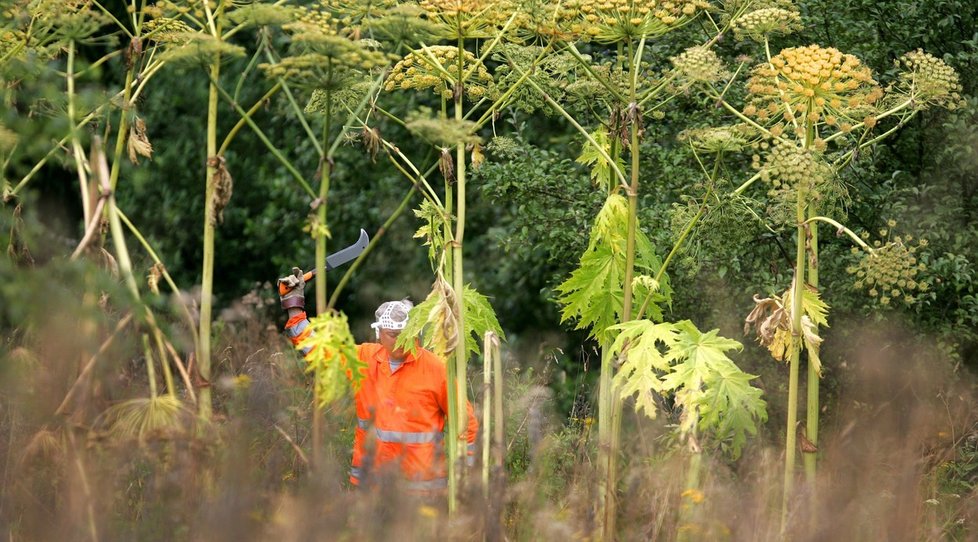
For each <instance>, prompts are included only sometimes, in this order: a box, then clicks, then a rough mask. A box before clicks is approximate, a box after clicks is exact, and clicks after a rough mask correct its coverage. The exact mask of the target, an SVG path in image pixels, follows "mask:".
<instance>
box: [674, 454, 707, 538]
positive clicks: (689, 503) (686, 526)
mask: <svg viewBox="0 0 978 542" xmlns="http://www.w3.org/2000/svg"><path fill="white" fill-rule="evenodd" d="M690 438H691V439H693V441H692V442H693V443H695V442H696V440H695V436H694V435H691V436H690ZM689 453H690V455H689V467H688V470H687V471H686V486H685V488H684V491H683V497H682V501H681V504H680V509H679V529H678V530H677V531H678V532H677V534H676V540H677V541H678V542H685V541H687V540H696V539H697V538H696V537H692V536H691V534H692V532H693V531H692V529H691V527H692V525H691V522H692V521H694V520H695V516H696V514H695V509H694V508H693V507H694V506H695V505H696V504H697V503H696V501H697V499H696V495H697V494H699V492H700V491H701V490H700V486H701V485H702V483H701V480H700V478H701V475H702V472H703V451H702V450H700V448H699V445H698V444H695V445H692V446H690V450H689Z"/></svg>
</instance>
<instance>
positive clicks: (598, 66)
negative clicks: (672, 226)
mask: <svg viewBox="0 0 978 542" xmlns="http://www.w3.org/2000/svg"><path fill="white" fill-rule="evenodd" d="M709 8H710V5H709V4H708V3H706V2H703V1H699V0H689V1H680V2H668V3H659V2H641V1H638V2H636V1H608V2H593V3H592V2H563V3H553V4H550V3H540V4H534V5H533V7H532V8H529V9H528V11H530V12H533V13H535V14H537V15H538V16H537V17H535V18H530V20H529V21H527V22H526V24H525V25H524V31H525V32H526V33H527V34H530V35H533V36H536V37H537V38H538V39H540V38H543V37H545V40H546V41H545V43H546V44H547V47H546V50H545V51H544V54H545V55H546V54H547V53H549V52H550V50H553V51H554V52H553V53H552V54H551V55H549V56H548V58H550V59H555V60H556V59H564V58H567V59H573V60H574V61H575V62H576V65H577V67H578V70H576V71H575V72H573V73H572V75H573V76H574V80H568V79H567V73H568V72H567V71H564V72H562V73H560V74H559V75H557V74H555V73H554V72H550V71H542V72H537V71H535V70H534V68H535V66H533V65H527V63H526V62H525V61H524V60H523V58H521V57H520V55H517V54H507V53H508V51H503V52H502V57H503V59H504V60H505V61H506V63H507V66H508V68H509V69H510V70H512V71H513V73H517V74H520V75H521V76H524V77H525V76H527V75H529V77H528V79H527V84H528V85H529V86H530V87H532V88H533V89H534V90H535V91H536V93H537V95H538V96H539V97H540V98H541V99H542V101H543V102H544V103H545V104H546V105H547V107H549V108H551V109H553V110H554V111H556V112H558V113H559V114H560V115H561V116H563V117H564V118H565V119H567V121H568V122H569V123H570V124H571V125H572V126H574V127H575V129H576V130H577V131H578V132H579V133H580V134H581V135H582V136H583V137H584V138H585V140H586V144H585V148H584V151H583V153H582V155H581V157H580V158H579V161H580V162H582V163H584V164H587V165H589V166H591V168H592V178H593V179H595V181H596V182H597V183H598V184H600V185H601V186H603V187H604V189H605V190H606V191H607V193H608V199H607V203H606V205H605V206H604V208H603V209H602V211H601V213H600V214H599V217H598V218H597V219H596V223H595V227H594V228H592V236H591V240H590V243H589V247H588V250H587V251H586V252H585V254H584V255H583V256H582V258H581V262H580V266H579V268H578V269H577V270H575V271H574V272H573V273H572V274H571V276H570V278H569V279H568V280H567V281H566V282H565V283H563V284H562V285H561V286H559V287H558V292H559V293H560V299H559V301H560V303H561V304H562V305H563V306H564V310H563V313H562V319H563V320H565V321H566V320H576V321H577V326H578V327H579V328H588V329H590V332H591V336H592V337H593V338H595V339H596V340H597V341H598V342H599V344H600V345H601V347H602V365H601V367H602V368H601V379H600V388H599V400H598V401H599V405H598V409H599V411H598V412H599V414H598V435H599V437H598V439H599V444H598V468H599V470H600V475H599V480H600V486H599V488H598V492H599V505H598V506H599V513H598V517H599V523H600V524H601V529H602V536H603V537H604V538H606V539H611V538H613V537H614V531H615V514H616V512H615V492H616V481H617V458H618V455H619V452H618V449H619V445H618V442H619V438H620V437H619V428H620V422H621V391H620V386H622V385H625V384H626V382H625V381H624V380H623V379H627V378H630V377H635V378H638V376H637V375H638V374H639V373H635V372H629V373H627V374H628V377H619V378H617V379H616V378H615V374H616V365H617V361H616V360H617V357H616V354H621V353H623V351H624V350H626V349H627V347H626V345H625V344H619V349H618V350H617V351H616V350H615V349H614V348H612V346H613V345H614V344H615V340H616V337H617V336H618V334H619V333H620V332H621V328H620V327H618V326H619V325H625V324H627V323H628V322H630V321H631V320H632V319H633V318H636V317H637V318H639V319H641V318H642V316H644V315H645V314H646V311H647V312H648V314H649V315H650V316H651V317H652V318H653V319H655V320H657V321H661V318H662V315H661V310H662V306H663V305H665V304H666V303H668V300H669V294H670V292H669V290H668V288H667V279H666V275H665V269H666V265H667V264H668V260H667V261H666V262H662V263H660V262H659V260H658V258H657V257H656V256H655V255H654V251H652V250H651V247H650V245H649V243H648V241H647V239H646V238H645V236H644V234H643V233H642V232H641V229H640V226H639V223H638V213H637V210H638V194H639V191H640V189H641V187H642V186H643V185H642V182H643V180H644V182H646V183H647V182H649V180H650V179H649V177H650V175H648V174H645V175H644V176H643V172H642V171H641V166H640V164H641V152H640V146H641V142H642V140H643V139H645V138H646V137H648V134H650V133H652V132H653V128H654V127H653V126H651V125H649V124H648V123H649V121H653V122H654V121H655V120H657V119H661V118H662V109H663V108H664V107H665V106H667V105H668V104H669V103H670V102H671V101H672V100H673V99H675V97H676V96H679V95H682V94H683V93H684V92H686V91H687V90H688V89H689V88H691V87H692V86H694V85H695V84H696V83H697V82H699V81H701V80H708V81H716V80H718V79H721V78H723V77H724V76H725V75H726V73H725V72H724V71H723V70H722V69H721V68H722V66H720V65H719V63H717V62H712V61H711V58H710V57H709V54H710V51H709V46H710V44H712V43H713V42H715V41H716V40H717V39H718V37H719V36H720V35H722V33H723V32H724V30H726V28H727V27H729V22H728V23H727V24H726V26H724V27H723V28H721V26H720V25H719V24H718V23H717V22H716V21H715V20H714V18H713V17H712V16H711V15H710V14H709V13H708V9H709ZM700 17H702V18H703V19H705V21H703V22H704V24H703V27H704V28H707V29H709V31H708V32H707V35H706V37H705V38H704V42H703V43H702V44H701V45H699V46H697V47H696V48H694V49H691V50H690V53H689V56H690V57H691V58H690V59H689V61H688V62H686V66H687V67H688V68H689V69H688V70H687V71H686V72H682V73H681V72H678V71H677V70H665V71H657V70H656V69H655V65H656V61H657V60H659V59H654V58H650V55H649V54H648V53H647V51H646V45H647V44H648V43H649V42H650V41H651V40H658V39H662V38H663V36H665V35H666V34H668V33H670V32H673V31H675V30H677V29H679V28H682V27H684V26H686V25H688V24H690V23H691V22H693V21H694V20H696V19H697V18H700ZM585 43H586V44H587V46H588V49H589V54H583V53H582V52H581V51H580V50H579V49H578V45H579V44H585ZM524 58H525V55H524ZM540 64H542V65H546V64H547V62H546V61H543V62H540ZM531 72H532V75H530V74H531ZM680 75H685V76H686V77H680ZM581 91H584V93H585V94H586V96H587V100H586V102H585V104H584V107H583V108H581V107H578V108H577V109H578V111H579V112H578V114H576V115H575V114H572V113H571V112H570V110H569V109H568V108H567V107H564V105H565V104H566V102H565V103H562V102H564V101H565V99H569V101H570V102H571V103H573V101H574V98H575V94H577V93H579V92H581ZM585 119H596V121H597V124H598V126H597V127H596V128H586V127H585V126H586V125H587V124H591V123H590V122H587V121H586V120H585ZM592 126H593V124H592ZM626 150H627V151H628V155H629V158H630V160H629V162H628V164H627V165H626V164H625V162H624V159H623V157H622V156H623V154H624V153H625V151H626ZM626 173H627V175H626ZM602 224H603V225H602ZM599 225H601V226H599ZM608 225H613V227H611V228H609V227H607V226H608ZM636 302H637V303H639V305H640V306H641V308H640V309H639V310H638V311H635V310H634V306H635V303H636ZM640 321H645V322H651V321H652V320H640ZM748 379H749V378H748ZM689 385H690V386H691V387H696V384H695V383H693V382H690V383H689ZM629 389H631V390H633V391H634V390H635V389H637V388H629ZM646 389H647V390H648V392H650V393H651V389H650V388H646ZM735 403H736V402H732V403H731V404H735ZM757 412H760V410H757Z"/></svg>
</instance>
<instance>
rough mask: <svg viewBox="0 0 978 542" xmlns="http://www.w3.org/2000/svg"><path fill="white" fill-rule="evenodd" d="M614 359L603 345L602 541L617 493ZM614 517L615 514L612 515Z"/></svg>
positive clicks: (600, 403) (600, 413) (600, 419)
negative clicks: (613, 448)
mask: <svg viewBox="0 0 978 542" xmlns="http://www.w3.org/2000/svg"><path fill="white" fill-rule="evenodd" d="M613 364H614V357H613V356H612V355H611V345H610V344H602V345H601V374H600V377H599V380H598V521H599V522H600V523H601V528H602V539H603V540H613V537H611V538H609V537H608V536H607V533H606V532H605V531H604V528H605V526H607V516H608V510H609V508H610V509H611V510H612V511H613V510H614V509H615V503H614V499H615V492H614V491H613V484H610V483H609V481H610V480H611V477H610V468H611V462H610V461H609V459H608V457H609V456H610V455H611V453H612V452H611V420H612V415H611V412H612V408H611V407H612V405H611V390H612V382H611V379H612V376H614V366H613ZM612 516H613V513H612Z"/></svg>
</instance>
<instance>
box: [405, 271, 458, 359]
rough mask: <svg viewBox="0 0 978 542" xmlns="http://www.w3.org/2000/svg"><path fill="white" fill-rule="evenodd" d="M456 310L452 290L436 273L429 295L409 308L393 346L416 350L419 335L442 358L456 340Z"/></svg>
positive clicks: (453, 347) (451, 349) (424, 343)
mask: <svg viewBox="0 0 978 542" xmlns="http://www.w3.org/2000/svg"><path fill="white" fill-rule="evenodd" d="M457 314H458V305H457V304H456V303H455V292H454V291H453V290H452V287H451V285H449V284H448V282H447V281H445V279H444V278H443V277H441V276H440V275H439V276H438V278H437V279H435V282H434V284H432V285H431V292H429V293H428V297H426V298H425V300H424V301H422V302H421V303H420V304H418V305H415V306H414V308H413V309H411V312H410V313H409V314H408V322H407V326H405V328H404V331H402V332H401V334H400V336H398V338H397V342H396V343H395V344H396V346H398V347H400V348H406V349H408V350H410V351H411V352H416V350H417V347H418V339H420V343H421V344H423V345H424V346H425V348H427V349H429V350H431V351H432V352H434V353H435V355H436V356H437V357H438V359H440V360H442V361H444V360H445V359H447V357H448V355H449V354H450V353H451V352H452V351H453V350H455V347H456V345H457V344H458V330H457V328H456V327H455V324H456V321H457V320H456V315H457Z"/></svg>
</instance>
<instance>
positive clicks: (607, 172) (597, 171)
mask: <svg viewBox="0 0 978 542" xmlns="http://www.w3.org/2000/svg"><path fill="white" fill-rule="evenodd" d="M591 138H592V139H594V142H595V143H597V145H594V144H592V143H591V142H590V141H584V147H582V148H581V155H580V156H578V157H577V160H576V161H577V163H579V164H583V165H585V166H590V167H591V181H592V182H593V183H594V184H596V185H597V186H599V187H601V188H603V189H604V190H605V191H607V192H611V191H612V189H613V188H614V186H615V185H616V184H617V178H616V177H615V171H614V168H612V164H611V162H609V161H608V160H607V159H605V157H604V156H602V155H601V152H600V150H603V151H604V152H605V154H606V155H608V156H610V157H611V158H612V160H614V161H615V165H616V166H618V171H624V170H625V162H624V160H622V159H621V156H620V155H617V156H611V138H610V137H608V131H607V130H605V128H604V127H603V126H602V127H601V128H598V129H597V130H595V131H594V132H593V133H592V134H591Z"/></svg>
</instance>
